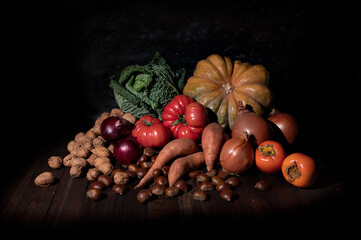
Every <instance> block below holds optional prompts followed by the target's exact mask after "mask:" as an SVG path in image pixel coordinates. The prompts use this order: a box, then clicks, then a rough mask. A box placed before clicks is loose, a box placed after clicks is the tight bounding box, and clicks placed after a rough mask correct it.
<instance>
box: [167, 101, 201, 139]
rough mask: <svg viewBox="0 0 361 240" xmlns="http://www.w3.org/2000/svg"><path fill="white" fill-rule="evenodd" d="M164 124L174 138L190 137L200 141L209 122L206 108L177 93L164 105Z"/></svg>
mask: <svg viewBox="0 0 361 240" xmlns="http://www.w3.org/2000/svg"><path fill="white" fill-rule="evenodd" d="M162 119H163V125H164V126H166V127H167V128H169V130H170V131H171V133H172V135H173V137H174V138H190V139H192V140H194V141H198V140H199V139H200V137H201V135H202V131H203V129H204V127H205V126H206V124H207V120H208V118H207V110H206V108H205V107H204V106H203V105H202V104H200V103H197V102H194V100H193V99H192V98H191V97H189V96H186V95H177V96H175V97H174V99H173V100H172V101H170V102H169V103H168V105H167V106H165V107H164V112H163V114H162Z"/></svg>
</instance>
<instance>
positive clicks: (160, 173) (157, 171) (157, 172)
mask: <svg viewBox="0 0 361 240" xmlns="http://www.w3.org/2000/svg"><path fill="white" fill-rule="evenodd" d="M163 175H164V173H163V171H162V169H160V168H156V169H154V171H153V178H154V179H156V178H157V177H159V176H163Z"/></svg>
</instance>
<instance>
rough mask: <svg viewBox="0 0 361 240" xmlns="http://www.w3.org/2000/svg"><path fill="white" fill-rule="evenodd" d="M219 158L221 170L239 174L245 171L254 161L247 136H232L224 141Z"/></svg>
mask: <svg viewBox="0 0 361 240" xmlns="http://www.w3.org/2000/svg"><path fill="white" fill-rule="evenodd" d="M244 134H245V135H247V134H246V133H244ZM219 160H220V164H221V166H222V168H223V170H225V171H227V172H230V173H235V174H240V173H244V172H245V171H247V170H248V169H249V168H250V167H251V166H252V164H253V161H254V151H253V148H252V145H251V144H250V142H249V141H248V138H247V137H245V136H241V137H234V138H231V139H229V140H228V141H227V142H225V144H224V145H223V147H222V149H221V154H220V157H219Z"/></svg>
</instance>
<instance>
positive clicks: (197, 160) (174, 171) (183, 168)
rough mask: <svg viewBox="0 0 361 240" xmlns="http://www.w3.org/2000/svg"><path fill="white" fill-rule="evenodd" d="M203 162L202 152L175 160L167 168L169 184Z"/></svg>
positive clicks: (172, 183)
mask: <svg viewBox="0 0 361 240" xmlns="http://www.w3.org/2000/svg"><path fill="white" fill-rule="evenodd" d="M203 163H204V154H203V152H197V153H193V154H191V155H188V156H185V157H182V158H178V159H177V160H175V161H174V162H173V163H172V165H171V166H170V168H169V173H168V182H169V186H173V185H174V183H176V182H177V180H178V179H180V178H181V177H183V176H184V175H185V174H186V173H187V172H189V171H190V170H194V169H197V168H199V167H200V166H201V165H202V164H203Z"/></svg>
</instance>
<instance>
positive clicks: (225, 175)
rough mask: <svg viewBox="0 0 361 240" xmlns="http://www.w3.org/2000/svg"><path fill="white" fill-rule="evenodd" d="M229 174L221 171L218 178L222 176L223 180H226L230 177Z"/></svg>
mask: <svg viewBox="0 0 361 240" xmlns="http://www.w3.org/2000/svg"><path fill="white" fill-rule="evenodd" d="M228 175H229V174H228V172H226V171H224V170H221V171H219V172H218V176H220V177H221V178H223V179H226V178H227V177H228Z"/></svg>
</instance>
